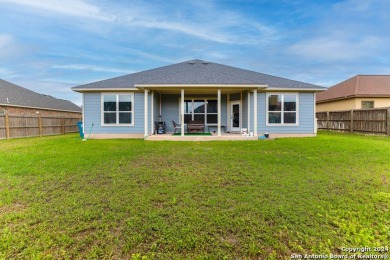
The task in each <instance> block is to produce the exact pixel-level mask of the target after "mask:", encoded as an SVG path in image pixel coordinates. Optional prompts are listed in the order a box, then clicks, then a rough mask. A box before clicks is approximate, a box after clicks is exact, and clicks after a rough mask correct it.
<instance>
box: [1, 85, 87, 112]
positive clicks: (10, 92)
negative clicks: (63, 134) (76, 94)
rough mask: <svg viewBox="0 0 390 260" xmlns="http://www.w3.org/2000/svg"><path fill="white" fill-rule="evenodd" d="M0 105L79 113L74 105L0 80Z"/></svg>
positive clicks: (79, 110)
mask: <svg viewBox="0 0 390 260" xmlns="http://www.w3.org/2000/svg"><path fill="white" fill-rule="evenodd" d="M0 105H12V106H24V107H35V108H46V109H56V110H64V111H75V112H81V108H80V107H79V106H77V105H76V104H74V103H72V102H70V101H68V100H63V99H57V98H54V97H52V96H48V95H43V94H39V93H36V92H34V91H31V90H28V89H26V88H23V87H20V86H18V85H15V84H12V83H10V82H8V81H5V80H2V79H0Z"/></svg>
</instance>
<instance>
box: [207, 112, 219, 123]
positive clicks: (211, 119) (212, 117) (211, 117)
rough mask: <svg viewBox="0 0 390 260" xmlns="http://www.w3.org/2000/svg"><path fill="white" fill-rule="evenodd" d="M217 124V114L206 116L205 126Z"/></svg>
mask: <svg viewBox="0 0 390 260" xmlns="http://www.w3.org/2000/svg"><path fill="white" fill-rule="evenodd" d="M217 123H218V115H217V114H211V115H210V114H208V115H207V124H217Z"/></svg>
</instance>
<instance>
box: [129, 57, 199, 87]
mask: <svg viewBox="0 0 390 260" xmlns="http://www.w3.org/2000/svg"><path fill="white" fill-rule="evenodd" d="M191 61H202V60H197V59H195V60H189V61H185V62H180V63H175V64H171V65H168V66H174V65H178V64H182V63H187V64H189V62H191ZM195 64H196V63H195ZM168 66H164V67H168ZM161 68H163V67H159V68H156V69H161ZM190 69H191V67H188V68H185V69H184V68H183V69H182V70H179V71H175V72H172V73H167V74H165V75H163V76H157V77H153V78H149V79H147V80H154V79H161V78H165V77H167V76H169V75H174V74H178V73H181V72H183V71H188V70H190ZM141 72H146V71H141ZM145 81H146V80H142V81H140V82H138V83H136V84H141V83H144V82H145Z"/></svg>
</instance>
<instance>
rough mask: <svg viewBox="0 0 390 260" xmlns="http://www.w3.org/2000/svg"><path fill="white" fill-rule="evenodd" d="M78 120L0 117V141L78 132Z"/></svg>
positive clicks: (6, 115)
mask: <svg viewBox="0 0 390 260" xmlns="http://www.w3.org/2000/svg"><path fill="white" fill-rule="evenodd" d="M80 120H81V119H80V118H62V117H41V116H35V117H34V116H10V115H8V114H5V115H0V139H10V138H19V137H33V136H47V135H60V134H66V133H75V132H78V128H77V122H78V121H80Z"/></svg>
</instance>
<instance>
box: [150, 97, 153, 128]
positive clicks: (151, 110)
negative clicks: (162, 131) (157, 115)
mask: <svg viewBox="0 0 390 260" xmlns="http://www.w3.org/2000/svg"><path fill="white" fill-rule="evenodd" d="M150 114H151V116H150V134H151V135H152V134H154V91H153V90H152V93H151V97H150Z"/></svg>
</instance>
